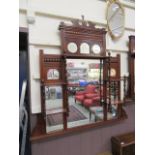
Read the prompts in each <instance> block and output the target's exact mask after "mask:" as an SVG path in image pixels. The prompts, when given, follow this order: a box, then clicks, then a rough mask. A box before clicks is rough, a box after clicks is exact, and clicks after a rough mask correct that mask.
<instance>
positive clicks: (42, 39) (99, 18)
mask: <svg viewBox="0 0 155 155" xmlns="http://www.w3.org/2000/svg"><path fill="white" fill-rule="evenodd" d="M19 2H20V3H19V26H20V27H27V28H28V29H29V58H30V86H31V88H30V89H31V111H32V113H39V112H40V110H41V103H40V82H39V77H40V74H39V49H43V50H44V52H45V53H50V54H53V53H58V54H60V53H61V50H60V45H61V44H60V36H59V30H58V26H59V24H60V22H61V21H64V22H69V20H70V19H73V18H75V19H81V15H84V16H85V20H89V21H92V22H94V23H96V24H97V25H98V26H101V27H106V6H107V4H106V3H105V2H102V1H99V0H78V1H77V0H63V1H62V0H44V1H43V0H20V1H19ZM121 2H122V3H123V5H124V8H125V15H126V17H125V27H126V29H125V33H124V35H123V37H122V38H120V39H119V40H118V41H113V40H112V39H111V38H110V36H109V34H108V33H107V36H106V39H107V40H106V42H107V43H106V44H107V49H109V50H110V51H111V53H112V55H115V54H116V53H120V54H121V75H124V74H128V68H127V67H128V66H127V52H128V36H129V35H133V34H134V27H135V25H134V21H135V20H134V18H135V16H134V13H135V10H134V4H131V3H127V2H124V1H123V0H121ZM28 21H30V22H28ZM115 50H116V51H115Z"/></svg>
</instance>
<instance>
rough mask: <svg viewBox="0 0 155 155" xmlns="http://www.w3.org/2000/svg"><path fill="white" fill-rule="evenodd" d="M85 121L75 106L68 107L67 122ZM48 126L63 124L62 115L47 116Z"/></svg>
mask: <svg viewBox="0 0 155 155" xmlns="http://www.w3.org/2000/svg"><path fill="white" fill-rule="evenodd" d="M84 119H87V118H86V117H85V116H84V115H83V114H82V113H81V112H80V111H79V110H78V109H77V108H76V107H75V106H73V105H70V106H69V117H68V118H67V120H68V122H75V121H79V120H84ZM47 122H48V125H49V126H51V125H59V124H62V123H63V115H62V113H58V114H52V115H48V116H47Z"/></svg>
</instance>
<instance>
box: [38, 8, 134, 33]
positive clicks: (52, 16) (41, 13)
mask: <svg viewBox="0 0 155 155" xmlns="http://www.w3.org/2000/svg"><path fill="white" fill-rule="evenodd" d="M35 14H36V15H38V16H46V17H50V18H55V19H60V20H65V21H70V20H73V19H76V20H77V19H78V20H79V21H82V20H81V19H80V18H72V17H67V16H60V15H56V14H51V13H47V12H41V11H36V12H35ZM88 21H89V22H93V23H94V24H95V25H96V26H99V27H103V28H107V21H106V20H104V21H103V22H102V23H101V22H96V21H90V20H88ZM125 30H127V31H133V32H134V31H135V29H134V28H130V27H125Z"/></svg>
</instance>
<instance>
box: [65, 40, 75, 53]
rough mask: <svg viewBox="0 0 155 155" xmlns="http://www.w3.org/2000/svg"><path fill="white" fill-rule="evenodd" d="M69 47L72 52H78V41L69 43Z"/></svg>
mask: <svg viewBox="0 0 155 155" xmlns="http://www.w3.org/2000/svg"><path fill="white" fill-rule="evenodd" d="M67 49H68V51H69V52H70V53H76V52H77V45H76V43H74V42H70V43H69V44H68V45H67Z"/></svg>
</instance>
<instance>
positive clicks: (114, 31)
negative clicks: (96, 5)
mask: <svg viewBox="0 0 155 155" xmlns="http://www.w3.org/2000/svg"><path fill="white" fill-rule="evenodd" d="M124 20H125V19H124V10H123V8H122V6H121V4H120V3H119V2H112V3H109V5H108V10H107V23H108V29H109V32H110V35H111V36H112V38H119V37H121V36H122V35H123V32H124Z"/></svg>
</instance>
